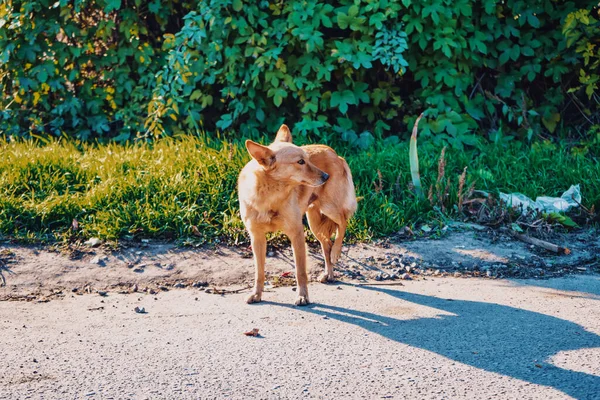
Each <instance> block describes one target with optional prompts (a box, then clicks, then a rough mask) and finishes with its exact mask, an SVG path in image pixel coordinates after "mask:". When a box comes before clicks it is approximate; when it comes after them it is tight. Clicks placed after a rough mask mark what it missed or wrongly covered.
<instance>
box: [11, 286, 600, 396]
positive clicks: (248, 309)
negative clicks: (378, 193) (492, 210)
mask: <svg viewBox="0 0 600 400" xmlns="http://www.w3.org/2000/svg"><path fill="white" fill-rule="evenodd" d="M310 291H311V293H310V294H311V300H312V301H313V302H314V304H313V305H311V306H309V307H304V308H297V307H294V306H291V304H292V303H293V301H294V296H295V293H294V292H293V291H292V290H291V288H279V289H276V290H274V291H272V292H269V293H265V295H264V299H265V300H266V301H265V302H264V303H261V304H257V305H247V304H245V303H244V301H243V299H244V297H245V296H246V294H245V293H244V294H235V295H226V296H219V295H214V294H207V293H203V292H199V291H193V290H176V291H170V292H167V293H161V294H159V295H156V296H154V295H119V294H109V296H108V297H105V298H102V297H100V296H98V295H85V296H76V297H73V298H71V297H68V298H66V299H63V300H55V301H51V302H49V303H42V304H33V303H24V302H1V303H0V346H1V347H0V348H1V351H2V353H1V354H2V356H1V357H0V398H2V399H27V398H33V399H38V398H44V399H74V398H90V399H110V398H114V399H121V398H150V399H158V398H173V399H195V398H234V399H250V398H252V399H254V398H256V399H259V398H266V399H278V398H288V399H297V398H327V399H343V398H366V399H376V398H394V399H399V398H411V399H462V398H464V399H467V398H468V399H488V398H494V399H544V400H549V399H567V398H576V399H600V336H599V335H600V277H599V276H593V275H592V276H589V275H588V276H579V277H569V278H561V279H555V280H550V281H531V280H530V281H491V280H476V279H452V278H444V279H435V280H433V279H430V280H424V281H423V280H422V281H410V282H406V283H405V286H393V287H390V286H388V287H382V286H372V287H360V288H357V287H353V286H350V285H345V284H338V285H318V284H314V285H311V286H310ZM135 306H140V307H145V308H146V310H147V311H148V313H147V314H136V313H135V312H134V311H133V308H134V307H135ZM98 307H104V308H103V309H96V310H94V308H98ZM90 309H91V310H90ZM252 328H258V329H259V330H260V334H261V336H260V337H246V336H244V335H243V334H242V333H243V332H244V331H247V330H250V329H252Z"/></svg>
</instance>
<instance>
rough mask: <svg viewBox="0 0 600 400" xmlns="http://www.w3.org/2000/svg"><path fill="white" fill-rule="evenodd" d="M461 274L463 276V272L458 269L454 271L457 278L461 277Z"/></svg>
mask: <svg viewBox="0 0 600 400" xmlns="http://www.w3.org/2000/svg"><path fill="white" fill-rule="evenodd" d="M461 276H462V274H461V273H460V272H458V271H456V272H455V273H454V277H455V278H460V277H461Z"/></svg>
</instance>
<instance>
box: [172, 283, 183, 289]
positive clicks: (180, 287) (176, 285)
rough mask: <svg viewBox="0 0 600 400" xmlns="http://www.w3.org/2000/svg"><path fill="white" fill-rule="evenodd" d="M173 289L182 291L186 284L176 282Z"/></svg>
mask: <svg viewBox="0 0 600 400" xmlns="http://www.w3.org/2000/svg"><path fill="white" fill-rule="evenodd" d="M174 287H176V288H178V289H182V288H184V287H186V284H185V283H183V282H177V283H176V284H175V286H174Z"/></svg>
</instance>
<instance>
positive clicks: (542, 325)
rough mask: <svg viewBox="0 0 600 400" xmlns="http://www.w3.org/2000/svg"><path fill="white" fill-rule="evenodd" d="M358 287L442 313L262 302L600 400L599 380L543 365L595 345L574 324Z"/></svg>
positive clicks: (598, 343) (597, 341)
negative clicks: (405, 316) (395, 314)
mask: <svg viewBox="0 0 600 400" xmlns="http://www.w3.org/2000/svg"><path fill="white" fill-rule="evenodd" d="M361 289H364V290H374V291H378V292H380V293H385V294H388V295H390V296H393V297H395V298H397V299H400V300H402V301H407V302H411V303H414V304H418V305H422V306H426V307H432V308H435V309H438V310H440V311H443V312H445V314H446V315H441V316H437V317H435V318H419V319H410V320H401V319H396V318H392V317H388V316H385V315H378V314H374V313H370V312H363V311H357V310H352V309H348V308H343V307H337V306H332V305H327V304H311V305H309V306H307V307H294V306H291V305H288V304H281V303H273V302H268V304H272V305H276V306H281V307H289V308H294V309H295V310H301V311H305V312H308V313H313V314H317V315H320V316H322V315H326V316H327V317H328V318H331V319H335V320H338V321H341V322H344V323H348V324H353V325H356V326H359V327H361V328H363V329H366V330H369V331H371V332H374V333H376V334H379V335H382V336H384V337H386V338H388V339H391V340H394V341H397V342H399V343H405V344H408V345H410V346H414V347H418V348H422V349H425V350H428V351H432V352H435V353H437V354H440V355H442V356H444V357H447V358H449V359H452V360H455V361H458V362H461V363H463V364H467V365H471V366H473V367H476V368H479V369H482V370H485V371H489V372H494V373H498V374H502V375H505V376H508V377H512V378H517V379H520V380H523V381H527V382H531V383H534V384H539V385H544V386H548V387H552V388H555V389H557V390H560V391H561V392H563V393H565V394H567V395H569V396H572V397H575V398H577V399H592V398H595V399H598V398H600V377H599V376H595V375H590V374H586V373H584V372H578V371H572V370H567V369H562V368H558V367H556V366H554V365H552V364H549V363H548V362H547V361H548V359H549V358H550V357H552V356H553V355H555V354H557V353H559V352H561V351H568V350H580V349H586V348H593V347H600V336H598V335H596V334H593V333H591V332H588V331H586V330H585V329H584V328H583V327H581V326H580V325H578V324H576V323H573V322H570V321H566V320H563V319H560V318H556V317H553V316H549V315H545V314H541V313H537V312H532V311H527V310H523V309H520V308H514V307H509V306H504V305H499V304H493V303H485V302H478V301H465V300H446V299H441V298H437V297H433V296H424V295H420V294H414V293H407V292H402V291H399V290H394V289H387V288H381V287H368V286H362V287H361ZM447 313H451V314H452V315H447Z"/></svg>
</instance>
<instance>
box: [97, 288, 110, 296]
mask: <svg viewBox="0 0 600 400" xmlns="http://www.w3.org/2000/svg"><path fill="white" fill-rule="evenodd" d="M98 294H99V295H100V296H102V297H106V296H108V292H107V291H105V290H98Z"/></svg>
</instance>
